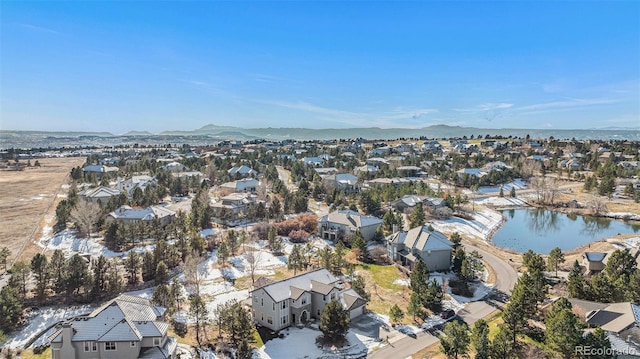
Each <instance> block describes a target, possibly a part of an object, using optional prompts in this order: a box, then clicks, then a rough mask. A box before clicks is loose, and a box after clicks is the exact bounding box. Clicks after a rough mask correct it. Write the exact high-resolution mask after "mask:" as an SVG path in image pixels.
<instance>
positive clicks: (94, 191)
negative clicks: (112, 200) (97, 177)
mask: <svg viewBox="0 0 640 359" xmlns="http://www.w3.org/2000/svg"><path fill="white" fill-rule="evenodd" d="M118 195H120V191H118V190H117V189H115V188H109V187H105V186H98V187H96V188H88V189H85V190H84V191H81V192H79V193H78V196H80V197H87V198H108V197H113V196H118Z"/></svg>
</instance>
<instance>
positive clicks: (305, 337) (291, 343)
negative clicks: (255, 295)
mask: <svg viewBox="0 0 640 359" xmlns="http://www.w3.org/2000/svg"><path fill="white" fill-rule="evenodd" d="M283 334H284V338H282V339H280V338H275V339H272V340H270V341H268V342H266V343H265V345H264V346H262V347H261V348H258V349H256V350H255V352H254V358H256V359H270V358H274V359H275V358H277V359H281V358H282V359H296V358H324V359H333V358H336V359H338V358H361V357H364V356H366V354H367V352H368V351H369V348H370V347H376V346H378V345H380V343H379V342H378V341H377V340H376V339H375V338H371V337H368V336H365V335H362V334H359V333H357V332H355V331H354V330H349V332H348V333H347V337H346V339H347V342H348V344H347V345H345V346H344V347H342V348H319V347H318V346H317V345H316V339H317V338H318V337H319V336H320V335H322V332H320V331H319V330H315V329H310V328H302V329H298V328H295V327H291V328H289V329H285V330H284V331H283Z"/></svg>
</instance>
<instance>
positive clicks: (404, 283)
mask: <svg viewBox="0 0 640 359" xmlns="http://www.w3.org/2000/svg"><path fill="white" fill-rule="evenodd" d="M410 282H411V281H410V280H409V279H404V278H398V279H396V280H394V281H393V284H397V285H402V286H405V287H408V286H409V284H410Z"/></svg>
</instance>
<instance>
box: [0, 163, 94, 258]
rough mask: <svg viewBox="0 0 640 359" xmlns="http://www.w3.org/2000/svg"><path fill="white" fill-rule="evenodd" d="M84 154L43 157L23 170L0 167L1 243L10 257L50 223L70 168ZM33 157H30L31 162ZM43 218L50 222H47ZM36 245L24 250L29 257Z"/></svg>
mask: <svg viewBox="0 0 640 359" xmlns="http://www.w3.org/2000/svg"><path fill="white" fill-rule="evenodd" d="M84 161H85V159H84V158H83V157H73V158H42V159H38V162H40V165H41V166H40V167H27V168H26V169H25V170H24V171H0V247H3V246H6V247H8V248H9V249H10V250H11V253H12V256H11V257H10V259H9V261H8V263H7V264H8V265H11V264H12V263H13V261H14V260H15V259H16V258H18V256H20V255H22V254H23V253H22V252H23V250H24V249H25V247H28V245H29V244H30V243H33V242H34V241H36V240H38V239H40V236H41V235H42V228H43V227H44V226H45V225H52V224H53V221H55V211H56V205H57V203H58V201H60V199H61V198H62V197H63V195H65V194H66V190H65V189H64V188H63V185H64V184H68V183H69V182H70V179H71V177H70V176H69V173H70V171H71V168H73V167H76V166H81V165H82V164H83V163H84ZM34 163H35V160H33V159H32V160H31V164H34ZM46 218H48V219H49V220H51V223H46V220H45V219H46ZM34 249H35V248H32V249H31V250H29V251H27V252H25V253H24V255H23V258H27V259H28V258H30V257H31V256H33V255H34V254H35V253H37V251H34Z"/></svg>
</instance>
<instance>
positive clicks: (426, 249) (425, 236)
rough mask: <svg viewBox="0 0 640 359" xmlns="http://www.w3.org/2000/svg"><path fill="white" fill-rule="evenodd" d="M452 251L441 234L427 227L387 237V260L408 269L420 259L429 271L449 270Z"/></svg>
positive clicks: (450, 243)
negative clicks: (399, 263) (389, 259)
mask: <svg viewBox="0 0 640 359" xmlns="http://www.w3.org/2000/svg"><path fill="white" fill-rule="evenodd" d="M452 250H453V243H452V242H451V241H450V240H449V239H448V238H447V237H446V236H445V235H444V234H442V233H441V232H438V231H436V230H433V231H432V230H429V226H427V225H424V226H421V227H416V228H413V229H411V230H409V231H401V232H397V233H394V234H392V235H390V236H389V237H387V251H388V254H389V258H391V259H392V260H394V261H399V262H401V263H402V265H405V266H408V267H409V268H413V265H414V264H415V262H416V261H417V260H418V259H421V260H422V261H423V262H424V263H425V264H426V265H427V268H428V269H429V271H443V270H444V271H446V270H449V268H450V267H451V252H452Z"/></svg>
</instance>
